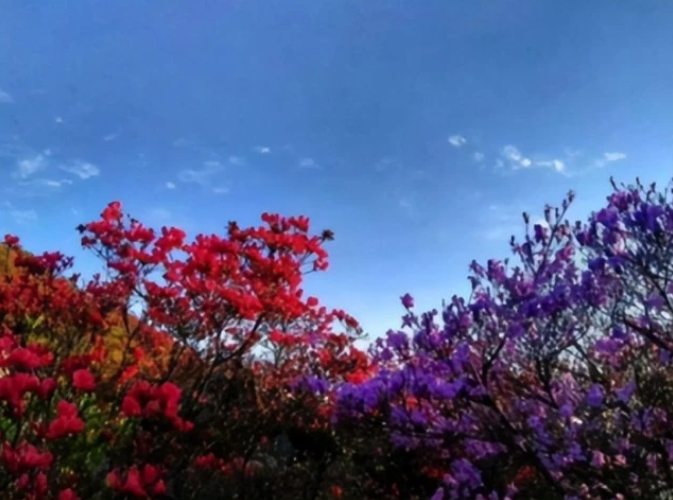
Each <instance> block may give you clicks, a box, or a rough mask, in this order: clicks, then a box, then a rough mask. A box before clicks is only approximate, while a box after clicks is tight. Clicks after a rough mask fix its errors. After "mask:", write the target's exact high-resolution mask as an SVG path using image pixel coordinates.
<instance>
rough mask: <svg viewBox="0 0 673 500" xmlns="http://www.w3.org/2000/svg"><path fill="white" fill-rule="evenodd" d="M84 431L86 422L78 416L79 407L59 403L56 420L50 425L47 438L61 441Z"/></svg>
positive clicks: (65, 402)
mask: <svg viewBox="0 0 673 500" xmlns="http://www.w3.org/2000/svg"><path fill="white" fill-rule="evenodd" d="M83 430H84V422H83V421H82V420H81V419H80V418H79V416H78V414H77V407H76V406H75V405H74V404H72V403H68V402H67V401H59V402H58V405H57V406H56V419H55V420H52V421H51V422H50V423H49V427H48V428H47V433H46V437H47V438H48V439H59V438H61V437H64V436H68V435H70V434H78V433H80V432H82V431H83Z"/></svg>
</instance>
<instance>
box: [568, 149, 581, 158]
mask: <svg viewBox="0 0 673 500" xmlns="http://www.w3.org/2000/svg"><path fill="white" fill-rule="evenodd" d="M563 152H564V153H565V155H566V156H567V157H568V158H575V157H576V156H581V155H582V153H583V151H582V150H581V149H572V148H565V149H564V150H563Z"/></svg>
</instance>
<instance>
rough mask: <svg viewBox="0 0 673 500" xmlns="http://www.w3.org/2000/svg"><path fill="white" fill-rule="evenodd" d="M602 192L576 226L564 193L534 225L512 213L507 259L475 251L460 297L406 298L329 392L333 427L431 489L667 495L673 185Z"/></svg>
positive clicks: (671, 442) (480, 494)
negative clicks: (374, 441) (370, 445)
mask: <svg viewBox="0 0 673 500" xmlns="http://www.w3.org/2000/svg"><path fill="white" fill-rule="evenodd" d="M614 188H615V192H614V193H613V194H612V195H611V196H609V198H608V200H607V201H608V203H607V206H606V207H605V208H603V209H602V210H600V211H598V212H596V213H594V214H593V215H592V216H591V217H590V218H589V220H588V222H587V223H580V222H578V223H576V224H571V223H569V222H568V221H567V220H565V212H566V210H567V209H568V208H569V206H570V204H571V202H572V201H573V195H572V193H571V194H570V195H569V196H568V197H567V198H566V199H565V200H564V202H563V204H562V206H561V207H559V208H557V209H553V208H551V207H547V208H546V209H545V212H544V219H545V221H544V222H543V223H538V224H534V225H533V224H530V222H529V221H530V219H529V217H528V215H526V214H524V222H525V224H526V228H527V231H526V236H525V238H524V240H523V241H516V240H515V239H512V242H511V247H512V251H513V254H514V256H515V257H516V259H517V261H518V262H514V263H510V262H509V261H507V260H506V261H499V260H490V261H488V262H487V263H486V264H485V265H481V264H478V263H476V262H474V263H473V264H472V266H471V269H472V274H471V276H470V281H471V283H472V294H471V296H470V297H469V298H467V299H465V298H461V297H453V298H452V299H451V301H449V303H448V304H446V305H445V306H444V307H443V308H442V310H441V311H437V310H433V311H430V312H427V313H424V314H420V315H419V314H416V313H415V312H414V303H413V299H412V297H411V296H410V295H405V296H404V297H402V298H401V301H402V304H403V306H404V307H405V308H406V310H407V313H406V314H405V316H404V318H403V329H402V330H401V331H390V332H389V333H388V335H387V336H386V337H385V338H381V339H378V340H377V341H376V343H375V345H374V347H373V352H372V355H373V356H374V358H375V359H376V360H377V362H378V363H379V373H378V374H377V375H375V376H373V377H372V378H370V379H369V380H367V381H366V382H365V383H364V384H359V385H349V384H345V385H343V386H342V387H340V388H338V394H339V403H338V406H339V407H338V415H337V425H341V426H346V427H349V428H350V427H353V426H355V427H356V428H358V429H368V430H371V429H378V430H379V432H383V433H384V434H385V435H386V436H387V446H388V452H387V453H389V454H402V455H403V456H405V457H406V460H409V461H413V460H416V461H420V462H421V463H423V464H425V468H424V469H423V468H421V473H420V474H419V476H418V477H416V478H415V481H418V482H420V481H423V480H424V478H425V479H427V478H428V477H433V478H436V479H438V481H436V482H435V485H434V486H432V487H431V486H430V485H429V483H427V484H428V490H427V494H428V496H430V494H433V495H434V496H433V497H432V498H433V500H440V499H468V498H469V499H472V498H478V499H514V498H521V499H528V498H549V499H552V498H554V499H555V498H558V499H565V500H576V499H577V500H578V499H586V500H589V499H622V498H623V499H625V498H643V499H654V498H668V497H667V496H666V495H670V494H671V492H673V476H672V475H671V474H672V468H671V467H672V464H673V462H672V461H673V435H672V434H671V433H670V430H669V427H670V424H671V422H672V421H673V392H671V390H670V387H671V382H673V367H672V366H671V361H672V357H671V352H672V349H673V337H671V332H672V331H673V323H672V321H673V259H672V257H673V204H671V201H670V195H671V190H670V188H669V189H667V190H665V191H664V192H658V191H657V190H656V187H655V186H651V187H650V188H645V187H644V186H642V185H640V184H637V185H636V186H617V185H614ZM410 463H411V462H410ZM423 471H425V472H423ZM433 491H434V493H432V492H433Z"/></svg>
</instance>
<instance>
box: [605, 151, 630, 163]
mask: <svg viewBox="0 0 673 500" xmlns="http://www.w3.org/2000/svg"><path fill="white" fill-rule="evenodd" d="M604 157H605V160H606V161H609V162H610V161H620V160H625V159H626V153H622V152H619V151H614V152H612V153H605V154H604Z"/></svg>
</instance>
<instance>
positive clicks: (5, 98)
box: [0, 89, 14, 104]
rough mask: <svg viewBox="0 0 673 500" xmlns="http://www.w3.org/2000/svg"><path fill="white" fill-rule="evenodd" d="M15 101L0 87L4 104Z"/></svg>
mask: <svg viewBox="0 0 673 500" xmlns="http://www.w3.org/2000/svg"><path fill="white" fill-rule="evenodd" d="M13 102H14V99H13V98H12V96H11V95H9V94H8V93H7V92H5V91H4V90H2V89H0V103H2V104H11V103H13Z"/></svg>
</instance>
